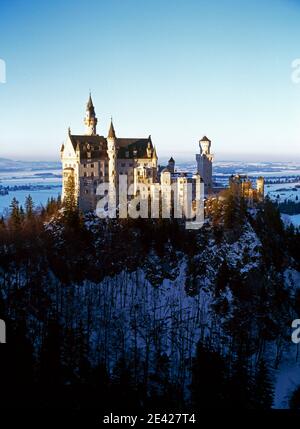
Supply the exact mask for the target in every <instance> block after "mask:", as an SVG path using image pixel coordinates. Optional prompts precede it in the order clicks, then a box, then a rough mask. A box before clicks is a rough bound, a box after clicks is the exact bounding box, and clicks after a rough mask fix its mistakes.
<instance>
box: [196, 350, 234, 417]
mask: <svg viewBox="0 0 300 429" xmlns="http://www.w3.org/2000/svg"><path fill="white" fill-rule="evenodd" d="M227 388H228V383H227V373H226V366H225V362H224V360H223V358H222V357H221V355H220V354H219V353H218V352H216V351H214V350H211V349H209V348H207V347H205V346H203V345H202V344H201V343H198V345H197V352H196V357H195V358H194V359H193V365H192V383H191V386H190V389H191V399H192V404H193V406H194V407H195V408H199V409H218V408H225V407H226V401H227Z"/></svg>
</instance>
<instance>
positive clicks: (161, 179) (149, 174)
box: [61, 94, 263, 212]
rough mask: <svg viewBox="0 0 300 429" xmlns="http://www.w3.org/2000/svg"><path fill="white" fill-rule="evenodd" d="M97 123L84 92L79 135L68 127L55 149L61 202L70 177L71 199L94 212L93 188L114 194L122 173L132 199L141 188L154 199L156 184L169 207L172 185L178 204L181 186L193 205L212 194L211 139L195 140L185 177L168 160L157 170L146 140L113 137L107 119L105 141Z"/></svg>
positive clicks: (90, 103) (155, 158)
mask: <svg viewBox="0 0 300 429" xmlns="http://www.w3.org/2000/svg"><path fill="white" fill-rule="evenodd" d="M97 123H98V120H97V117H96V113H95V108H94V105H93V101H92V97H91V94H90V96H89V99H88V102H87V105H86V112H85V118H84V124H85V127H86V129H85V134H82V135H77V134H76V135H75V134H72V133H71V130H70V128H69V130H68V135H67V138H66V141H65V143H64V144H63V145H62V147H61V161H62V169H63V189H62V199H63V200H64V198H65V196H66V189H67V183H68V181H69V180H70V178H72V180H73V183H74V193H75V195H74V197H75V201H76V203H77V205H78V206H79V208H80V209H81V210H82V211H83V212H88V211H94V210H95V209H96V206H97V202H98V201H99V199H100V198H99V195H98V192H97V189H98V187H99V185H101V184H103V183H109V186H110V189H113V190H115V191H116V192H117V188H118V184H119V183H118V182H119V178H120V177H121V176H120V175H125V176H126V178H127V183H128V186H130V185H131V187H133V193H132V195H137V194H138V193H139V192H141V189H142V190H147V191H149V195H150V196H151V197H152V196H153V197H154V191H155V189H156V186H157V185H160V194H161V196H163V198H164V199H165V200H167V201H168V204H169V205H170V206H171V205H172V201H171V199H172V193H173V191H170V189H171V186H172V185H174V184H176V186H177V188H176V189H177V191H176V192H178V195H177V197H178V199H179V200H180V201H181V202H183V200H184V197H185V192H186V191H185V189H186V185H187V184H190V185H191V189H192V198H193V201H194V202H196V203H197V199H198V200H199V199H200V198H201V199H202V200H203V198H204V197H207V196H208V195H211V194H213V193H214V192H215V191H216V190H215V189H214V187H213V180H212V162H213V155H212V154H211V141H210V140H209V139H208V138H207V137H206V136H204V137H203V138H202V139H201V140H200V141H199V147H200V153H199V154H197V155H196V161H197V172H196V173H195V174H191V173H184V172H177V171H176V170H175V161H174V159H173V158H172V157H171V158H170V160H169V162H168V165H167V166H166V167H162V166H159V165H158V157H157V153H156V149H155V146H154V145H153V143H152V140H151V136H148V137H144V138H120V137H117V135H116V132H115V129H114V125H113V122H112V120H111V123H110V126H109V130H108V134H107V137H104V136H101V135H98V134H97ZM123 177H124V176H123ZM200 184H202V189H203V193H201V196H200V194H199V192H197V189H198V190H199V187H200ZM260 186H263V185H262V184H261V185H260ZM173 189H174V188H173Z"/></svg>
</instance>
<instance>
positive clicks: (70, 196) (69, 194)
mask: <svg viewBox="0 0 300 429" xmlns="http://www.w3.org/2000/svg"><path fill="white" fill-rule="evenodd" d="M64 207H65V211H66V213H72V212H74V211H75V209H76V198H75V181H74V177H73V175H70V176H69V177H68V179H67V182H66V184H65V198H64Z"/></svg>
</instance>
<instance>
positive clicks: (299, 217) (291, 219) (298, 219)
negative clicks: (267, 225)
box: [281, 213, 300, 227]
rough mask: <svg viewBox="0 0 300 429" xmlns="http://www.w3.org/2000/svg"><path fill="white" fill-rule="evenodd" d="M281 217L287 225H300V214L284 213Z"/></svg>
mask: <svg viewBox="0 0 300 429" xmlns="http://www.w3.org/2000/svg"><path fill="white" fill-rule="evenodd" d="M281 219H282V220H283V222H284V224H285V225H286V226H288V225H290V224H291V223H292V224H293V225H294V226H296V227H298V226H300V214H296V215H288V214H285V213H282V214H281Z"/></svg>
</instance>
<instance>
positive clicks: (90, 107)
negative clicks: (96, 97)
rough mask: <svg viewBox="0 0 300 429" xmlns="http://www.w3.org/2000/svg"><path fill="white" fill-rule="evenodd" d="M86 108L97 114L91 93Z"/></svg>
mask: <svg viewBox="0 0 300 429" xmlns="http://www.w3.org/2000/svg"><path fill="white" fill-rule="evenodd" d="M86 110H88V111H90V112H91V113H93V114H94V115H95V109H94V104H93V100H92V94H91V93H90V95H89V99H88V102H87V105H86Z"/></svg>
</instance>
